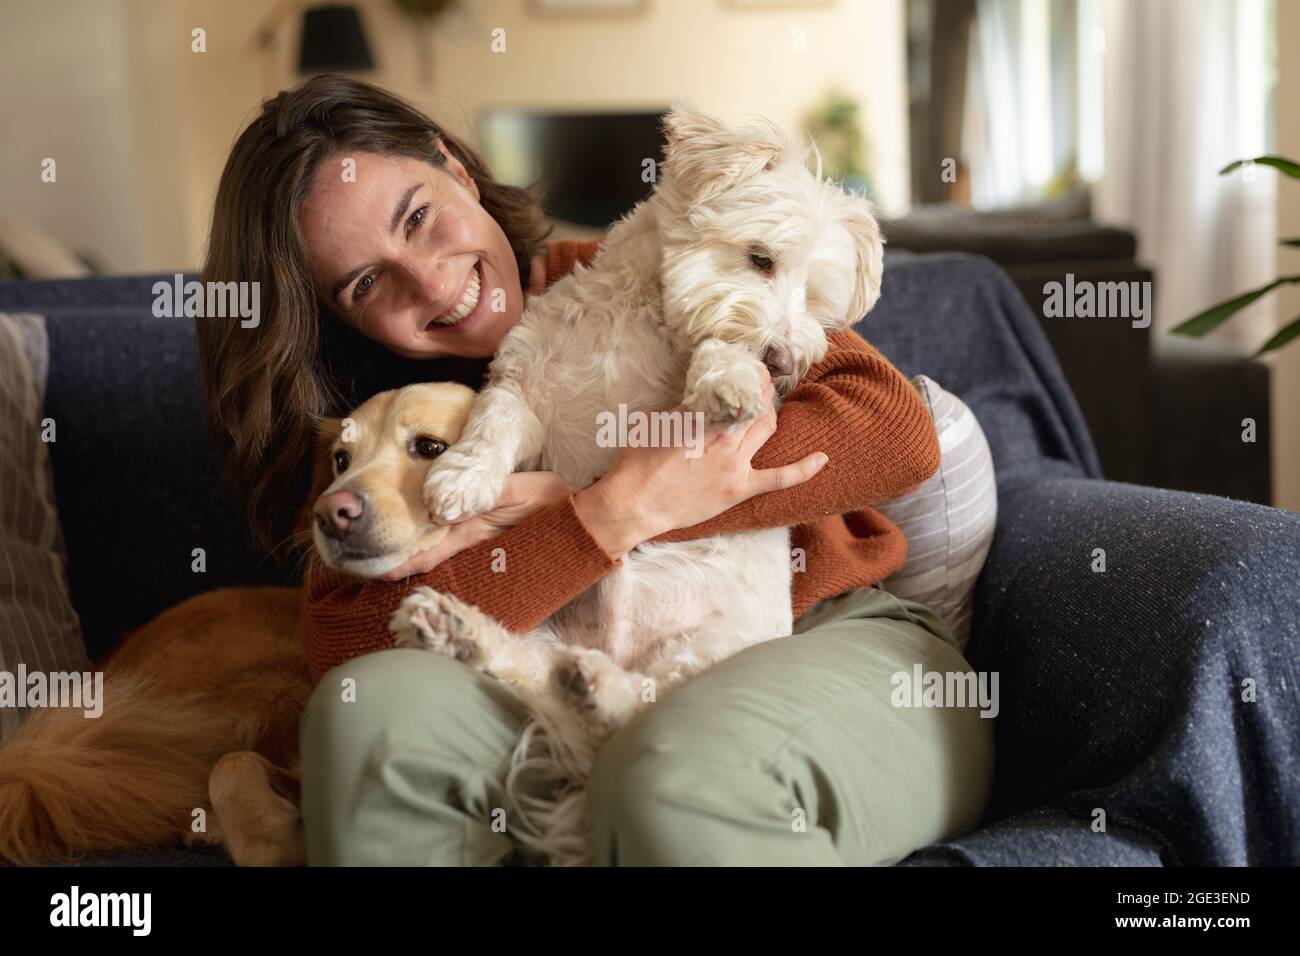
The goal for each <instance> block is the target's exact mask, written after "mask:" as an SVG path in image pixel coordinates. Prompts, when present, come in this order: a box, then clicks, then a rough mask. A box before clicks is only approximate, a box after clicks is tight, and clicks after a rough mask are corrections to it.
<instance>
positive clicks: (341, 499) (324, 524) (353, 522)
mask: <svg viewBox="0 0 1300 956" xmlns="http://www.w3.org/2000/svg"><path fill="white" fill-rule="evenodd" d="M312 513H313V514H315V515H316V524H317V525H318V526H319V527H320V530H321V533H322V534H324V535H325V536H326V537H328V538H333V539H335V540H336V541H338V540H341V539H343V538H345V537H347V536H348V534H350V533H351V532H352V531H353V530H354V529H355V528H356V527H357V526H358V525H360V524H361V522H362V521H363V520H364V518H365V516H366V503H365V501H364V500H363V499H362V498H360V497H359V496H357V495H354V494H353V493H352V492H350V491H345V490H339V491H334V492H331V493H330V494H328V495H321V496H320V497H319V498H317V499H316V507H314V508H313V509H312Z"/></svg>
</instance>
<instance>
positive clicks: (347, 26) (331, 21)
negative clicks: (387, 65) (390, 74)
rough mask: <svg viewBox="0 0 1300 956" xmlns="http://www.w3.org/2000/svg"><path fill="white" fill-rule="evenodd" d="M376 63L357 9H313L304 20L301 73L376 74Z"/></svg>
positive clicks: (337, 6) (332, 6)
mask: <svg viewBox="0 0 1300 956" xmlns="http://www.w3.org/2000/svg"><path fill="white" fill-rule="evenodd" d="M374 67H375V61H374V59H373V58H372V57H371V56H370V47H369V46H367V45H366V32H365V31H364V30H363V29H361V17H359V16H358V15H357V8H356V7H354V6H351V5H350V4H345V3H337V4H330V5H328V6H319V7H311V8H310V9H308V10H307V11H306V12H305V13H304V14H303V16H302V47H301V49H300V50H299V52H298V72H299V73H330V72H334V71H336V70H372V69H374Z"/></svg>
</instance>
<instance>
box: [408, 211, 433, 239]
mask: <svg viewBox="0 0 1300 956" xmlns="http://www.w3.org/2000/svg"><path fill="white" fill-rule="evenodd" d="M428 215H429V207H428V206H427V205H424V206H421V207H420V208H419V209H417V210H415V212H413V213H411V215H410V216H409V217H408V218H407V220H406V234H407V235H408V236H409V235H410V234H411V233H412V232H414V231H415V230H416V229H418V228H419V227H420V226H421V225H422V224H423V223H424V220H425V219H426V218H428Z"/></svg>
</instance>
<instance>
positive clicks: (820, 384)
mask: <svg viewBox="0 0 1300 956" xmlns="http://www.w3.org/2000/svg"><path fill="white" fill-rule="evenodd" d="M829 338H830V342H831V347H830V349H829V350H828V351H827V353H826V356H825V357H824V358H823V359H822V360H821V361H820V362H819V363H817V364H816V365H815V366H813V367H812V369H810V370H809V372H808V374H807V375H806V376H804V379H803V381H802V382H800V383H799V385H798V387H796V388H795V389H794V391H792V392H791V393H790V395H789V396H787V398H786V400H785V402H784V404H783V405H782V406H781V410H780V412H779V413H778V415H777V425H776V430H775V433H774V434H773V435H772V437H771V438H770V439H768V441H767V443H766V444H764V445H763V446H762V448H760V449H759V450H758V453H757V454H756V455H755V456H754V460H753V467H754V468H755V469H770V468H775V467H780V466H781V465H784V464H786V463H788V462H792V461H797V460H799V459H800V458H802V457H804V456H805V455H807V454H808V453H809V452H814V451H822V452H825V453H826V454H827V455H828V456H829V458H830V461H829V462H828V463H827V465H826V467H825V468H823V469H822V470H821V471H819V472H818V473H817V474H816V475H815V476H813V477H812V478H811V479H809V480H808V481H806V482H803V483H802V484H799V485H795V486H793V487H790V488H784V489H781V490H778V491H774V492H771V493H769V494H763V495H759V496H756V497H751V498H747V499H746V500H744V501H742V502H741V503H740V504H738V505H736V506H735V507H734V508H731V509H730V510H728V511H726V512H724V513H722V514H719V515H718V516H717V517H715V518H712V519H710V520H709V521H706V522H703V523H701V524H697V525H693V526H691V527H687V528H677V529H675V530H673V531H669V532H666V533H663V534H660V535H659V536H657V537H656V538H655V539H654V540H656V541H690V540H693V539H695V538H704V537H708V536H709V535H714V534H732V533H735V532H738V531H755V530H759V529H762V528H781V527H792V526H794V525H801V524H809V523H811V522H814V521H818V520H820V519H822V518H825V517H826V516H828V515H838V514H846V513H848V512H851V511H862V510H864V509H866V508H869V507H870V506H871V505H873V504H876V503H877V502H880V501H888V500H889V499H891V498H897V497H899V496H900V495H903V494H906V493H907V492H908V491H910V490H912V489H913V488H915V487H917V486H918V485H920V484H922V483H923V482H924V481H926V480H927V479H928V478H929V477H930V476H931V475H933V474H934V473H935V471H936V470H937V469H938V467H939V439H938V435H937V434H936V433H935V429H934V420H933V419H932V418H931V416H930V412H929V410H928V409H927V408H926V406H925V403H924V402H923V401H922V400H921V396H920V394H919V393H918V392H917V391H916V389H915V388H914V387H913V386H912V384H911V383H910V382H909V381H908V380H907V379H906V378H904V377H903V374H902V373H901V372H899V371H898V369H896V368H895V367H894V366H893V365H892V364H890V362H889V361H888V360H887V359H886V358H885V357H884V356H883V355H881V354H880V353H879V352H878V351H876V349H875V348H873V347H872V346H871V345H869V344H868V343H867V342H866V341H864V340H863V339H862V337H861V336H859V335H858V334H857V333H856V332H854V331H852V330H851V329H845V330H842V331H839V332H834V333H832V334H831V335H830V336H829ZM661 524H662V523H661Z"/></svg>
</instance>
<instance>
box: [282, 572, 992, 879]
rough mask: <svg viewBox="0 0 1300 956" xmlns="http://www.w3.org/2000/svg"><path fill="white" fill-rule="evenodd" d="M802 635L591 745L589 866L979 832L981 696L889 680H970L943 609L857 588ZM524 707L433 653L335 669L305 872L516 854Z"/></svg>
mask: <svg viewBox="0 0 1300 956" xmlns="http://www.w3.org/2000/svg"><path fill="white" fill-rule="evenodd" d="M794 631H795V635H796V636H794V637H790V638H784V639H781V640H775V641H769V642H767V643H764V644H759V645H756V646H754V647H750V648H748V649H746V650H744V651H742V652H741V653H740V654H737V655H736V656H735V657H732V658H730V659H728V660H725V661H723V662H722V663H720V664H718V665H717V666H715V667H714V668H712V669H711V670H709V671H707V672H706V673H704V674H701V675H699V676H697V677H695V678H693V679H692V680H690V681H689V682H688V683H686V684H684V685H682V686H681V687H679V688H676V689H673V690H671V691H670V692H668V693H666V694H665V695H664V696H663V697H662V698H661V699H660V700H659V701H658V702H657V703H654V704H651V705H650V706H648V707H647V708H646V709H645V710H644V711H643V712H642V713H640V714H639V715H637V717H636V718H634V719H633V720H632V721H631V722H630V723H628V724H627V725H626V726H624V727H623V728H621V729H620V730H619V731H618V732H617V733H615V734H614V735H613V736H612V737H610V738H609V740H607V741H606V742H605V743H604V744H603V745H602V747H601V749H600V752H599V753H598V755H597V758H596V764H595V766H594V768H593V771H592V780H591V784H590V787H589V791H588V793H589V800H590V806H591V816H592V827H593V841H594V844H593V846H594V852H595V859H596V861H597V862H598V863H602V864H608V865H614V864H617V865H622V866H638V865H642V866H644V865H729V864H739V865H810V866H816V865H828V866H834V865H872V864H888V863H894V862H896V861H898V860H900V859H902V858H903V857H905V856H906V855H907V854H909V853H911V852H912V851H913V850H916V849H918V848H919V847H922V846H925V845H927V844H929V843H932V842H934V841H936V840H941V839H944V838H946V837H951V836H954V835H956V834H959V833H961V832H963V831H966V830H968V829H970V828H972V827H974V826H975V825H976V824H977V823H978V822H979V820H980V816H981V814H982V813H983V811H984V807H985V804H986V802H987V799H988V795H989V790H990V786H991V781H992V774H993V727H992V723H993V721H992V720H989V719H986V718H983V717H981V716H980V711H979V710H978V709H976V707H975V706H974V705H973V704H971V705H970V706H938V707H934V706H931V707H920V706H912V707H908V706H896V704H898V703H899V702H900V700H899V698H898V695H897V693H896V686H897V685H898V682H899V681H900V680H901V678H898V677H896V676H895V675H898V674H900V673H903V674H906V675H907V677H908V678H909V679H910V678H911V677H912V676H913V674H914V673H915V666H916V665H917V664H920V665H921V668H922V670H923V671H924V672H939V673H942V674H945V675H946V674H949V673H957V674H961V673H965V672H968V671H969V670H970V665H969V664H967V662H966V661H965V659H964V658H963V657H962V656H961V654H960V653H958V651H957V650H956V649H955V648H954V647H953V646H952V644H951V643H950V642H949V640H950V639H949V636H948V634H947V632H946V631H945V629H944V627H943V625H942V624H941V623H940V622H939V620H938V618H937V617H936V616H935V615H934V614H933V613H932V612H931V611H929V610H928V609H927V608H925V607H923V606H922V605H919V604H915V603H911V602H906V601H901V600H899V599H898V598H895V597H893V596H892V595H890V594H888V593H887V592H884V591H881V590H877V589H872V588H862V589H859V590H856V591H850V592H849V593H847V594H844V595H841V596H839V597H837V598H831V599H829V600H827V601H823V602H821V603H820V604H817V605H815V606H814V607H812V608H811V609H809V610H808V611H807V612H806V613H805V614H804V615H803V616H802V617H801V618H800V619H799V621H798V622H797V623H796V625H795V628H794ZM349 679H350V680H349ZM353 698H355V699H353ZM525 716H526V714H525V710H524V708H523V706H522V705H521V703H520V702H519V700H518V698H516V697H515V695H514V694H513V693H512V692H511V691H510V690H508V689H507V688H505V687H503V686H502V685H500V684H498V683H497V682H496V681H494V680H493V679H491V678H489V677H485V676H483V675H482V674H479V673H477V672H475V671H473V670H471V669H470V668H469V667H467V666H465V665H464V664H460V663H458V662H456V661H454V660H451V659H450V658H446V657H443V656H441V655H438V654H434V653H429V652H425V651H418V650H390V651H381V652H379V653H375V654H369V655H366V656H364V657H359V658H357V659H355V660H353V661H350V662H349V663H347V664H345V665H343V666H341V667H338V668H335V669H334V670H332V671H330V672H329V673H328V674H326V675H325V676H324V677H323V678H322V679H321V682H320V685H319V686H318V687H317V688H316V690H315V692H314V694H313V695H312V698H311V700H310V702H309V704H308V706H307V711H306V713H305V715H304V717H303V721H302V758H303V774H304V779H303V795H302V812H303V820H304V824H305V830H306V839H307V858H308V861H309V862H310V863H311V864H313V865H337V864H387V865H433V866H443V865H451V866H454V865H492V864H503V863H508V862H518V861H519V860H520V856H519V855H518V854H517V853H516V852H515V849H514V846H513V844H512V842H511V840H510V837H509V820H510V816H511V810H512V808H511V807H510V806H509V804H508V801H507V798H506V795H505V792H504V786H503V780H504V778H505V774H506V769H507V766H508V760H509V756H510V753H511V751H512V749H513V747H514V744H515V741H516V738H517V736H518V733H519V728H520V727H521V726H522V723H523V721H524V719H525Z"/></svg>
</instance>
